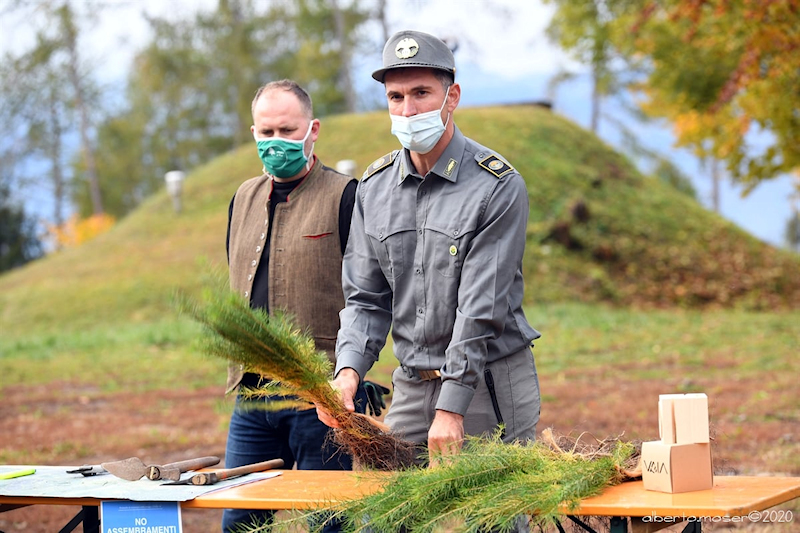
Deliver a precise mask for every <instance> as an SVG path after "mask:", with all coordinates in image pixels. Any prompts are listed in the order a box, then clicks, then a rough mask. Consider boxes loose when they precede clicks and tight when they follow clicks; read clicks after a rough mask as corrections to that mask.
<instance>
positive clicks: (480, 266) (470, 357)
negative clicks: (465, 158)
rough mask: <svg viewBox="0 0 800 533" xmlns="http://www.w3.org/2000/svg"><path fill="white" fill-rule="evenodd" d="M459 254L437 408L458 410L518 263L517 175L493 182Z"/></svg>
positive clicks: (522, 225)
mask: <svg viewBox="0 0 800 533" xmlns="http://www.w3.org/2000/svg"><path fill="white" fill-rule="evenodd" d="M485 202H486V203H485V207H484V209H485V211H484V215H483V217H482V219H481V222H480V225H479V227H478V228H477V231H476V235H475V237H474V238H473V239H472V242H471V243H470V248H469V251H468V252H467V255H466V257H465V258H464V265H463V267H462V271H461V281H460V284H459V289H458V308H457V309H456V318H455V324H454V327H453V335H452V338H451V340H450V344H449V346H448V347H447V350H446V352H445V364H444V366H443V367H442V379H443V383H442V391H441V394H440V395H439V399H438V401H437V404H436V408H437V409H442V410H445V411H450V412H453V413H459V414H464V413H466V411H467V408H468V407H469V404H470V402H471V401H472V397H473V396H474V393H475V388H476V387H477V385H478V382H479V380H480V379H482V376H483V369H484V367H485V365H486V361H487V341H489V340H490V339H495V338H498V337H500V335H502V333H503V329H504V324H505V319H506V317H507V316H508V312H509V305H510V304H509V292H510V290H511V287H512V285H513V282H514V279H515V277H516V275H517V273H518V272H519V270H520V269H521V266H522V255H523V252H524V250H525V234H526V230H527V224H528V193H527V190H526V188H525V183H524V181H523V180H522V177H521V176H519V175H518V174H513V175H511V176H508V177H507V178H506V179H504V180H501V181H498V185H497V187H495V189H494V191H493V192H492V194H491V195H490V196H489V198H488V200H486V201H485Z"/></svg>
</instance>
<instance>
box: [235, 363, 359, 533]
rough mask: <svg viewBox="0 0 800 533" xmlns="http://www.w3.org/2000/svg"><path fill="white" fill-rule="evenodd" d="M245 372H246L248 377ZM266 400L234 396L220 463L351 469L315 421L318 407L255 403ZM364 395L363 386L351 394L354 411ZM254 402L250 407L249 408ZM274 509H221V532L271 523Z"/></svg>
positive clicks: (334, 527) (329, 530)
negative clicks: (270, 406) (270, 408)
mask: <svg viewBox="0 0 800 533" xmlns="http://www.w3.org/2000/svg"><path fill="white" fill-rule="evenodd" d="M249 377H250V375H249V374H248V375H246V376H245V379H248V378H249ZM266 401H270V400H267V399H251V400H243V399H242V398H241V397H237V398H236V408H235V409H234V412H233V415H232V416H231V424H230V428H229V430H228V444H227V447H226V450H225V467H226V468H234V467H237V466H243V465H248V464H252V463H259V462H261V461H267V460H270V459H277V458H279V457H280V458H281V459H283V462H284V467H283V468H285V469H287V470H290V469H292V468H293V467H294V465H295V464H296V465H297V469H298V470H351V469H352V468H353V462H352V459H351V457H350V456H349V455H347V454H345V453H342V452H341V451H340V450H338V448H337V446H336V445H335V444H334V443H333V440H332V438H333V435H332V434H331V429H330V428H329V427H328V426H326V425H325V424H323V423H322V422H320V421H319V419H318V418H317V410H316V409H314V408H313V406H311V408H310V409H306V410H303V411H297V410H294V409H284V410H280V411H267V410H265V409H263V407H262V408H259V407H258V405H252V406H248V405H247V404H249V403H252V404H259V403H262V404H263V403H264V402H266ZM366 405H367V396H366V393H365V391H364V389H363V387H360V388H359V391H358V395H357V396H356V410H357V411H358V412H361V413H363V412H364V409H365V408H366ZM253 407H254V408H253ZM274 514H275V513H274V511H263V510H250V509H225V511H224V512H223V513H222V531H223V532H224V533H228V532H229V531H231V528H233V529H236V528H237V526H239V527H241V526H247V525H252V524H253V523H254V522H257V523H259V524H264V523H271V521H272V518H273V515H274ZM339 530H340V527H339V524H338V523H328V524H325V526H324V528H323V532H325V533H335V532H338V531H339Z"/></svg>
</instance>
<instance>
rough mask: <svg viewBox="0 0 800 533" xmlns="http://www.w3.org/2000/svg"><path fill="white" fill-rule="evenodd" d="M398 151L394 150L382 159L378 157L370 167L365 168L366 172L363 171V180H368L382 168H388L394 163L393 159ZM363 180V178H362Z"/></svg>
mask: <svg viewBox="0 0 800 533" xmlns="http://www.w3.org/2000/svg"><path fill="white" fill-rule="evenodd" d="M397 154H398V151H397V150H395V151H393V152H389V153H388V154H386V155H385V156H383V157H379V158H378V159H376V160H375V161H373V162H372V164H371V165H370V166H368V167H367V170H365V171H364V176H363V177H364V178H368V177H370V176H372V175H373V174H375V173H376V172H378V171H379V170H383V169H384V168H386V167H388V166H389V165H391V164H392V162H393V161H394V158H395V157H397ZM362 179H363V178H362Z"/></svg>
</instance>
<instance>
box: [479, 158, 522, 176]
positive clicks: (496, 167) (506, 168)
mask: <svg viewBox="0 0 800 533" xmlns="http://www.w3.org/2000/svg"><path fill="white" fill-rule="evenodd" d="M475 161H477V162H478V164H479V165H480V166H482V167H483V168H485V169H486V170H488V171H489V172H491V173H492V174H494V175H495V176H496V177H498V178H502V177H503V176H505V175H506V174H508V173H509V172H511V171H513V170H514V167H512V166H511V165H509V164H508V163H506V162H505V161H503V160H502V159H500V158H499V157H497V155H495V154H492V153H486V152H482V153H479V154H476V155H475Z"/></svg>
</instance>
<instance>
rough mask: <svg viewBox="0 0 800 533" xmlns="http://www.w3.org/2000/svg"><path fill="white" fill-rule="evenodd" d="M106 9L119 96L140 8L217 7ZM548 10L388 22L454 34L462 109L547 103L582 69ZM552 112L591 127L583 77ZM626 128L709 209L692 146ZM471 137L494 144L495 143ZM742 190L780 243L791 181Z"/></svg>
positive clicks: (103, 21) (198, 0)
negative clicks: (551, 31) (561, 77)
mask: <svg viewBox="0 0 800 533" xmlns="http://www.w3.org/2000/svg"><path fill="white" fill-rule="evenodd" d="M78 3H79V4H80V3H81V2H78ZM104 5H105V6H106V9H104V10H103V11H101V16H100V18H98V19H97V20H96V21H95V23H94V26H93V28H92V31H91V35H90V36H89V38H88V39H87V40H86V41H85V42H84V43H83V50H84V51H85V53H86V58H87V60H88V61H89V62H91V64H94V65H98V66H99V67H100V71H101V72H102V81H103V83H105V84H107V85H108V86H111V87H115V88H117V89H118V90H119V91H120V93H121V92H122V90H123V88H124V81H125V73H126V71H127V69H128V68H129V66H130V61H131V59H132V58H133V55H134V53H135V51H136V49H137V48H138V47H141V46H142V45H143V44H144V43H145V42H146V41H147V39H148V30H147V24H146V22H145V20H144V18H143V17H142V13H148V14H150V15H157V16H167V17H170V18H183V17H188V16H190V13H191V12H192V11H194V10H196V9H211V8H213V7H214V6H215V5H216V0H105V2H104ZM552 13H553V7H552V6H549V5H545V4H543V3H542V2H541V1H540V0H388V17H387V19H388V21H389V26H390V27H389V31H390V32H394V31H398V30H401V29H415V30H420V31H426V32H429V33H433V34H435V35H438V36H440V37H443V38H449V39H454V40H456V41H457V42H458V45H459V47H458V49H457V51H456V66H457V80H458V81H459V83H460V84H461V86H462V103H461V105H462V106H479V105H490V104H502V103H518V102H523V101H532V100H546V99H548V89H547V87H548V81H549V80H550V79H551V78H552V77H553V76H554V75H555V74H556V73H557V72H558V71H559V70H561V69H565V68H566V69H568V70H571V71H573V72H577V73H580V72H581V71H582V68H581V66H580V65H577V64H575V63H573V62H571V61H569V60H568V58H567V57H566V56H565V55H564V53H563V52H561V51H560V50H558V49H557V48H556V47H554V46H553V45H552V44H550V43H549V42H548V40H547V37H546V36H545V34H544V30H545V28H546V27H547V25H548V23H549V21H550V19H551V17H552ZM29 29H30V25H29V23H28V21H27V20H26V19H19V18H17V19H16V20H15V19H14V18H13V17H8V16H3V17H2V18H0V51H2V52H5V51H7V50H15V49H17V50H18V49H19V48H20V47H24V46H25V45H26V42H27V43H29V42H30V39H31V32H30V31H29ZM364 38H365V39H366V40H368V41H369V42H371V43H373V46H372V48H373V49H374V51H373V52H372V53H362V54H361V55H358V56H356V57H355V58H354V68H355V72H354V78H355V79H356V82H355V83H356V85H357V90H358V92H359V94H360V95H361V96H362V98H363V99H364V101H365V102H367V103H371V102H374V101H381V100H382V95H381V88H380V85H379V84H377V83H376V82H374V81H373V80H372V79H371V77H370V76H369V73H370V72H371V71H372V70H374V69H375V68H376V66H377V65H379V64H380V61H381V47H382V39H381V36H380V32H379V29H378V26H377V24H376V25H374V26H373V27H371V28H369V29H368V35H365V36H364ZM611 105H612V104H610V103H609V106H611ZM611 109H612V110H613V108H611ZM553 111H554V112H555V113H559V114H561V115H563V116H565V117H567V118H569V119H570V120H572V121H574V122H576V123H578V124H579V125H581V126H583V127H584V128H587V129H588V127H589V112H590V109H589V84H588V77H587V76H578V77H577V78H576V80H575V81H573V82H569V83H567V84H564V85H562V86H561V87H560V89H559V91H558V92H557V93H556V95H555V98H554V100H553ZM456 118H457V115H456ZM628 126H629V127H632V128H634V129H635V131H636V133H637V137H638V138H639V139H640V140H641V141H642V142H643V143H644V144H646V145H648V146H649V147H651V148H653V149H657V150H658V151H660V152H661V153H663V154H665V155H668V156H669V157H670V158H671V159H672V160H673V162H675V163H676V164H677V165H678V166H679V168H681V169H682V170H683V172H684V173H685V174H686V175H687V176H689V177H690V178H691V179H692V182H693V185H694V186H695V188H696V190H697V192H698V196H699V199H700V201H701V203H703V205H705V206H706V207H709V206H710V205H711V180H710V177H709V176H708V175H707V174H705V173H703V172H702V171H701V170H700V169H699V167H698V163H697V161H696V160H695V159H694V158H693V157H692V156H691V155H690V154H689V153H688V152H686V151H685V150H680V149H676V148H673V147H672V146H673V144H674V137H673V136H672V133H671V130H670V127H669V125H668V124H666V123H662V124H650V125H646V126H644V125H640V124H637V123H634V122H630V123H629V124H628ZM599 134H600V136H601V137H602V138H603V139H604V140H605V141H606V142H607V143H608V144H610V145H612V146H614V147H617V148H618V147H620V142H621V141H620V138H619V134H618V132H617V131H615V130H614V128H612V127H610V126H609V125H608V124H607V123H606V124H604V123H602V122H601V126H600V131H599ZM476 140H478V141H479V142H481V143H483V144H487V145H491V139H476ZM512 163H513V162H512ZM741 193H742V189H741V188H740V187H736V186H733V185H731V184H730V183H729V182H728V181H727V180H723V186H722V191H721V214H722V216H724V217H725V218H727V219H729V220H731V221H733V222H734V223H736V224H737V225H739V226H740V227H742V228H744V229H745V230H747V231H748V232H750V233H751V234H753V235H755V236H756V237H758V238H759V239H761V240H764V241H766V242H769V243H771V244H773V245H777V246H781V245H783V234H784V228H785V226H786V222H787V220H788V219H789V217H790V216H791V203H790V201H789V195H790V194H791V193H792V180H791V178H790V177H788V176H784V177H780V178H777V179H774V180H770V181H768V182H764V183H763V184H761V185H759V186H758V187H757V188H756V189H755V190H754V191H753V192H752V193H751V194H750V195H749V196H747V197H742V194H741ZM709 208H710V207H709Z"/></svg>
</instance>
